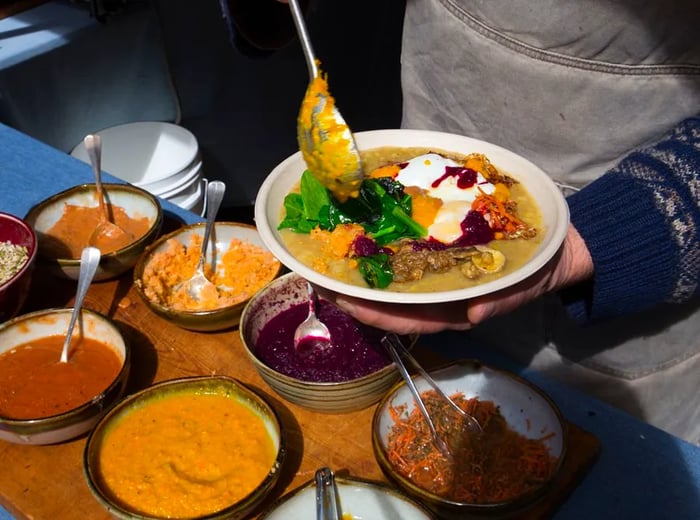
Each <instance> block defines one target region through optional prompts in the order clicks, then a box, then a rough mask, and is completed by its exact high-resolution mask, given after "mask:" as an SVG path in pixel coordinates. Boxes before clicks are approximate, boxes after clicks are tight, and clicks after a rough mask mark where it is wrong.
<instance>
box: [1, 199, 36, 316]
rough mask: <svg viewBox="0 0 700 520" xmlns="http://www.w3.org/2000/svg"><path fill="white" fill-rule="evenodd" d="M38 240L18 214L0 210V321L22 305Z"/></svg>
mask: <svg viewBox="0 0 700 520" xmlns="http://www.w3.org/2000/svg"><path fill="white" fill-rule="evenodd" d="M36 252H37V240H36V234H35V233H34V230H33V229H32V228H31V226H29V225H28V224H27V223H26V222H25V221H24V220H22V219H21V218H19V217H17V216H15V215H11V214H10V213H3V212H0V323H1V322H3V321H5V320H9V319H10V318H13V317H15V316H16V315H17V313H19V312H20V310H21V309H22V306H23V305H24V302H25V300H26V299H27V294H28V293H29V287H30V285H31V279H32V270H33V268H34V259H35V258H36Z"/></svg>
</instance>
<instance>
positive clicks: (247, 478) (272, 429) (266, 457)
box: [83, 376, 285, 520]
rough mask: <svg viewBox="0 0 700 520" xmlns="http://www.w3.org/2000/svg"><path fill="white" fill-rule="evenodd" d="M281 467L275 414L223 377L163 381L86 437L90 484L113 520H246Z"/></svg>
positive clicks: (108, 416)
mask: <svg viewBox="0 0 700 520" xmlns="http://www.w3.org/2000/svg"><path fill="white" fill-rule="evenodd" d="M284 457H285V434H284V431H283V429H282V426H281V423H280V421H279V418H278V416H277V413H276V412H275V410H274V409H273V408H272V407H271V406H270V405H269V404H268V403H267V401H266V400H265V399H264V398H263V397H262V396H260V395H259V394H258V393H256V392H255V391H253V390H251V389H250V388H248V387H246V386H245V385H243V384H242V383H240V382H239V381H237V380H236V379H233V378H230V377H227V376H197V377H187V378H180V379H172V380H168V381H163V382H160V383H157V384H155V385H153V386H150V387H148V388H146V389H144V390H141V391H140V392H137V393H135V394H133V395H131V396H129V397H128V398H127V399H125V400H124V401H122V402H121V403H119V404H118V405H117V406H115V407H114V408H113V409H112V410H110V411H109V412H108V413H107V414H106V415H105V416H104V417H103V419H102V420H101V421H100V422H99V423H98V424H97V425H96V426H95V428H94V429H93V431H92V432H91V433H90V436H89V437H88V440H87V443H86V446H85V450H84V457H83V469H84V475H85V478H86V480H87V483H88V487H89V488H90V491H91V492H92V494H93V496H94V497H95V498H96V499H97V500H98V501H99V502H100V504H102V505H103V506H104V507H105V508H106V509H107V510H108V511H109V513H110V514H112V516H114V517H116V518H122V519H128V520H134V519H137V518H138V519H140V520H143V519H161V518H188V519H197V518H207V519H223V518H243V517H245V516H246V515H248V514H250V512H251V511H253V510H254V509H255V508H256V507H257V506H258V505H259V504H260V503H261V502H262V501H263V500H264V499H265V497H266V496H267V495H268V493H269V492H270V490H271V489H272V487H273V486H274V485H275V483H276V482H277V480H278V478H279V474H280V469H281V466H282V463H283V460H284Z"/></svg>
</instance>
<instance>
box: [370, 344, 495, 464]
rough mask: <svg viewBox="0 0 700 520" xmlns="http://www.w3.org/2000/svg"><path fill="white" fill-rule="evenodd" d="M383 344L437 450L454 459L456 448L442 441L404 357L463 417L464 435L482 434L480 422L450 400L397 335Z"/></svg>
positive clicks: (461, 424) (461, 422)
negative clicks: (411, 396) (409, 392)
mask: <svg viewBox="0 0 700 520" xmlns="http://www.w3.org/2000/svg"><path fill="white" fill-rule="evenodd" d="M382 344H383V345H384V346H385V347H386V349H387V350H388V351H389V354H390V355H391V357H392V359H393V360H394V363H396V366H397V367H398V368H399V372H401V375H402V376H403V378H404V381H406V385H407V386H408V388H409V390H410V391H411V393H412V394H413V397H414V398H415V400H416V404H417V405H418V408H419V410H420V411H421V413H422V414H423V417H424V418H425V420H426V422H427V423H428V428H429V429H430V434H431V435H432V437H433V442H434V443H435V446H437V448H438V449H439V450H440V451H441V452H442V453H443V454H444V455H446V456H448V457H452V456H453V448H455V446H453V447H452V448H450V446H448V444H447V442H445V440H444V439H442V438H441V437H440V435H439V434H438V433H437V430H436V429H435V424H434V423H433V421H432V419H431V418H430V414H429V413H428V410H427V408H426V407H425V403H424V402H423V400H422V398H421V396H420V393H419V392H418V388H417V387H416V385H415V383H414V381H413V378H412V377H411V376H410V374H409V373H408V370H407V369H406V365H404V363H403V360H402V359H401V357H402V356H403V357H405V358H406V359H408V360H409V361H410V363H411V364H412V365H413V366H414V367H415V368H416V370H418V372H419V373H420V375H421V376H422V377H423V379H425V380H426V382H427V383H428V384H429V385H430V386H432V387H433V390H435V392H436V393H437V394H438V396H440V398H441V399H444V400H445V402H447V403H448V404H449V405H450V406H451V407H452V409H454V411H455V412H457V414H458V415H460V416H461V417H462V420H461V421H460V426H461V430H462V433H464V434H475V433H481V432H482V429H481V425H480V424H479V421H477V420H476V418H475V417H473V416H472V415H470V414H469V413H467V412H465V411H464V410H462V408H460V407H459V405H458V404H457V403H455V402H454V401H453V400H452V399H451V398H450V396H448V395H447V394H446V393H445V392H443V390H442V389H441V388H440V386H439V385H438V384H437V383H436V382H435V380H434V379H433V378H432V377H430V374H428V373H427V372H426V371H425V369H424V368H423V367H422V366H421V365H420V363H418V361H416V359H415V358H414V357H413V356H412V355H411V353H410V352H409V351H408V349H406V347H404V346H403V343H401V340H400V339H399V338H398V336H396V334H393V333H387V334H386V335H385V336H384V337H383V338H382ZM456 448H460V446H456Z"/></svg>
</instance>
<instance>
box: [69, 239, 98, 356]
mask: <svg viewBox="0 0 700 520" xmlns="http://www.w3.org/2000/svg"><path fill="white" fill-rule="evenodd" d="M100 256H101V253H100V250H99V249H97V248H96V247H86V248H85V249H83V252H82V254H81V255H80V274H79V275H78V290H77V292H76V295H75V303H74V304H73V313H72V314H71V317H70V323H69V324H68V332H67V333H66V339H65V341H64V342H63V350H62V351H61V363H66V362H67V361H68V349H69V347H70V340H71V338H72V337H73V328H74V327H75V322H76V320H77V319H78V315H79V314H80V309H81V308H82V306H83V300H84V299H85V294H87V290H88V288H89V287H90V283H92V279H93V278H94V276H95V272H96V271H97V266H98V265H99V263H100Z"/></svg>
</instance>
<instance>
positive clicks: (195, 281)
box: [173, 181, 226, 301]
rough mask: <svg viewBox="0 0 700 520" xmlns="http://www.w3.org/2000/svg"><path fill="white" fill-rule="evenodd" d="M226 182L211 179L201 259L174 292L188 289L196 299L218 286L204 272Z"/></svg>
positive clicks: (208, 189)
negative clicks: (190, 275)
mask: <svg viewBox="0 0 700 520" xmlns="http://www.w3.org/2000/svg"><path fill="white" fill-rule="evenodd" d="M225 191H226V184H224V183H223V182H221V181H211V182H210V183H209V184H208V185H207V223H206V224H205V226H204V238H202V249H201V250H200V252H199V261H198V262H197V267H196V268H195V271H194V274H193V275H192V277H190V278H188V279H187V280H184V281H182V282H180V283H179V284H177V285H175V287H173V292H180V291H186V292H187V294H188V295H189V296H190V297H191V298H192V299H193V300H196V301H199V300H201V299H202V298H203V295H204V293H205V292H209V291H211V290H216V286H215V285H214V284H213V283H212V282H210V281H209V279H208V278H207V277H206V275H205V274H204V265H205V264H206V259H207V248H208V246H209V242H210V238H211V231H212V229H213V228H214V223H215V221H216V215H217V213H218V212H219V206H221V201H222V200H223V199H224V192H225Z"/></svg>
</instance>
